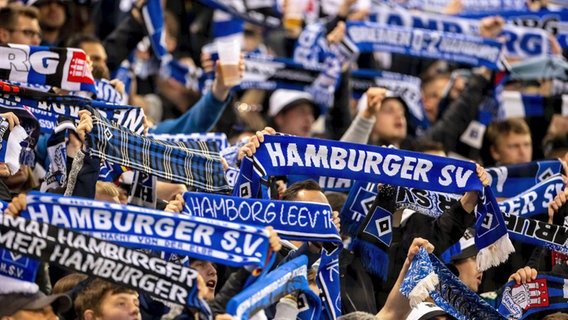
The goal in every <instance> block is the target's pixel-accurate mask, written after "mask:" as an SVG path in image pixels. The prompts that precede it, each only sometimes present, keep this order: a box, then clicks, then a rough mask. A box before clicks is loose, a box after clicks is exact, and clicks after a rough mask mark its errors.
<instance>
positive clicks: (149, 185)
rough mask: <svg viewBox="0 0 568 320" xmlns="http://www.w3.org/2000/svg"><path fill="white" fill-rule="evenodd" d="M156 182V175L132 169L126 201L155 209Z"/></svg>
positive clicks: (156, 200)
mask: <svg viewBox="0 0 568 320" xmlns="http://www.w3.org/2000/svg"><path fill="white" fill-rule="evenodd" d="M156 182H157V179H156V176H154V175H151V174H147V173H145V172H140V171H134V177H133V178H132V189H130V195H129V197H128V203H129V204H131V205H135V206H140V207H144V208H152V209H156V203H157V202H158V195H157V193H156V192H157V189H156Z"/></svg>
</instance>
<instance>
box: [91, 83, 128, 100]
mask: <svg viewBox="0 0 568 320" xmlns="http://www.w3.org/2000/svg"><path fill="white" fill-rule="evenodd" d="M121 81H122V80H121ZM95 83H96V86H97V97H96V99H97V100H99V101H104V102H108V103H112V104H116V105H126V104H128V93H127V92H125V96H122V95H121V94H120V93H118V91H116V89H115V88H114V87H113V86H112V85H111V84H110V82H109V81H108V80H106V79H101V80H96V81H95ZM129 85H130V82H128V83H124V86H125V90H126V88H128V87H127V86H129Z"/></svg>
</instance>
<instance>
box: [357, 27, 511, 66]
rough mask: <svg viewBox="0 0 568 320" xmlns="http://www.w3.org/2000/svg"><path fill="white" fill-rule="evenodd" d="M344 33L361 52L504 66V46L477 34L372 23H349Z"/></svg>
mask: <svg viewBox="0 0 568 320" xmlns="http://www.w3.org/2000/svg"><path fill="white" fill-rule="evenodd" d="M347 36H348V37H349V38H350V39H351V41H352V42H353V43H355V44H356V45H357V47H358V48H359V50H360V51H361V52H374V51H384V52H391V53H399V54H404V55H411V56H415V57H421V58H431V59H442V60H448V61H452V62H457V63H464V64H468V65H474V66H485V67H487V68H490V69H493V70H503V69H504V66H503V65H502V64H501V60H502V57H503V45H502V44H501V43H499V42H497V41H494V40H489V39H484V38H480V37H474V36H466V35H462V34H455V33H449V32H440V31H432V30H427V29H410V28H404V27H398V26H383V25H379V24H377V23H371V22H348V23H347Z"/></svg>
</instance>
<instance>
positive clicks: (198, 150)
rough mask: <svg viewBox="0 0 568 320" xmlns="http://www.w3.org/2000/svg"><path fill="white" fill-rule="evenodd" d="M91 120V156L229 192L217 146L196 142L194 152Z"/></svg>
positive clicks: (95, 118) (95, 116)
mask: <svg viewBox="0 0 568 320" xmlns="http://www.w3.org/2000/svg"><path fill="white" fill-rule="evenodd" d="M91 117H92V118H93V130H92V131H91V134H90V135H88V136H87V145H88V146H89V154H90V155H92V156H96V157H99V158H102V159H106V160H108V161H110V162H112V163H114V164H120V165H122V166H125V167H127V168H131V169H133V170H139V171H143V172H146V173H150V174H153V175H155V176H157V177H159V178H162V179H166V180H168V181H172V182H178V183H183V184H185V185H187V186H192V187H195V188H197V189H200V190H205V191H211V192H219V191H228V189H229V186H228V185H227V182H226V181H225V177H224V176H223V166H222V163H221V157H220V155H219V152H218V151H217V148H216V146H215V145H214V144H212V143H206V142H197V143H193V144H192V148H188V147H186V146H183V147H182V146H180V145H175V144H170V143H166V142H163V141H157V140H153V139H148V138H145V137H143V136H139V135H136V134H134V133H132V132H131V131H129V130H127V129H124V128H120V127H118V126H116V125H113V124H111V123H110V122H109V121H108V120H106V119H104V118H103V117H101V115H100V114H98V113H96V112H95V113H93V112H92V115H91Z"/></svg>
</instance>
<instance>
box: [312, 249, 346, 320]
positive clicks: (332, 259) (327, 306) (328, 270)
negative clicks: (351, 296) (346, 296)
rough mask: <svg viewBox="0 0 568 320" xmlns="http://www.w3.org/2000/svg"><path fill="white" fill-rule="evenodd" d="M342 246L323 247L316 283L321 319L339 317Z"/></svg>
mask: <svg viewBox="0 0 568 320" xmlns="http://www.w3.org/2000/svg"><path fill="white" fill-rule="evenodd" d="M342 248H343V246H342V245H338V246H335V247H332V248H330V247H328V246H323V247H322V250H321V258H320V264H319V267H318V272H317V276H316V283H317V285H318V288H319V289H320V297H321V300H322V302H323V304H324V308H323V310H322V311H323V312H322V315H321V316H322V319H329V320H331V319H333V320H335V319H337V318H338V317H340V316H341V292H340V290H341V289H340V285H339V281H340V280H339V252H340V251H341V249H342Z"/></svg>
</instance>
